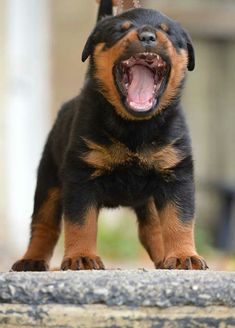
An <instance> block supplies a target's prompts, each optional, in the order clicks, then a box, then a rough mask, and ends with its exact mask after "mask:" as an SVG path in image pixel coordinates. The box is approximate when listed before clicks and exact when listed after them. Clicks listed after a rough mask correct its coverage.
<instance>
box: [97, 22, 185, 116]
mask: <svg viewBox="0 0 235 328" xmlns="http://www.w3.org/2000/svg"><path fill="white" fill-rule="evenodd" d="M163 28H167V27H166V26H164V24H163ZM156 36H157V40H158V46H157V47H158V49H162V50H164V51H167V53H168V55H169V57H170V59H171V64H172V68H171V73H170V77H169V82H168V85H167V88H166V90H165V92H164V94H163V95H162V97H161V100H160V103H159V105H158V107H157V110H156V111H155V113H153V114H151V115H147V116H146V117H144V118H138V117H133V116H132V115H131V114H129V113H128V112H127V111H126V110H125V108H124V107H123V105H122V102H121V99H120V96H119V93H118V91H117V88H116V85H115V82H114V78H113V67H114V65H115V63H116V62H117V61H118V59H119V58H120V57H121V55H123V53H124V52H125V49H126V47H127V45H128V44H129V43H132V42H135V43H136V45H137V46H138V45H139V40H138V35H137V32H136V31H130V32H129V33H128V34H127V35H126V36H125V37H124V38H123V39H121V40H120V41H119V42H117V43H116V44H115V45H114V46H113V47H112V48H110V49H107V50H105V44H104V43H100V44H98V45H97V46H96V48H95V51H94V60H95V66H96V74H95V78H96V79H97V80H98V81H99V83H100V87H101V90H102V93H103V95H104V96H105V97H106V99H107V100H108V101H109V102H110V103H111V104H112V105H113V106H114V107H115V108H116V110H117V112H118V113H119V114H120V115H121V116H122V117H123V118H125V119H129V120H143V119H145V120H148V119H150V118H151V117H152V116H153V115H156V114H158V113H160V112H161V111H162V110H163V109H164V108H165V107H166V106H168V105H169V104H170V102H171V100H172V99H173V98H174V96H175V95H176V93H177V91H178V88H179V86H180V84H181V82H182V80H183V78H184V75H185V72H186V69H187V64H188V54H187V51H186V50H183V49H182V50H180V52H179V53H178V52H177V51H176V49H175V48H174V47H173V45H172V43H171V41H170V40H169V39H168V37H167V36H166V34H165V33H164V32H161V31H157V32H156Z"/></svg>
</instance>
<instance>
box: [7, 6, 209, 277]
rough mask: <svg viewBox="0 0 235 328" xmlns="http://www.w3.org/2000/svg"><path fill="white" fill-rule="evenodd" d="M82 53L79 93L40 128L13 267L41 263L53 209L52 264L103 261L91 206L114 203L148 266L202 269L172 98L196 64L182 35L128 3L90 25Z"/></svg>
mask: <svg viewBox="0 0 235 328" xmlns="http://www.w3.org/2000/svg"><path fill="white" fill-rule="evenodd" d="M88 57H89V58H90V64H89V69H88V73H87V76H86V81H85V84H84V87H83V90H82V92H81V94H80V95H79V96H78V97H76V98H74V99H73V100H71V101H70V102H68V103H66V104H65V105H64V106H63V107H62V109H61V111H60V112H59V115H58V118H57V120H56V122H55V125H54V127H53V128H52V131H51V132H50V134H49V137H48V140H47V143H46V146H45V149H44V152H43V156H42V159H41V162H40V166H39V170H38V182H37V188H36V193H35V206H34V212H33V216H32V226H31V228H32V232H31V239H30V242H29V246H28V249H27V251H26V253H25V255H24V256H23V258H22V259H21V260H19V261H18V262H16V263H15V264H14V265H13V267H12V269H13V270H15V271H30V270H32V271H40V270H47V269H48V267H49V261H50V258H51V256H52V253H53V249H54V246H55V244H56V242H57V240H58V237H59V234H60V228H61V221H62V216H63V221H64V230H65V254H64V258H63V261H62V265H61V269H62V270H68V269H72V270H81V269H98V270H99V269H104V265H103V263H102V261H101V259H100V257H99V256H98V255H97V253H96V236H97V219H98V214H99V211H100V209H101V208H103V207H109V208H115V207H118V206H127V207H130V208H132V209H133V210H134V211H135V213H136V215H137V218H138V225H139V237H140V241H141V243H142V244H143V246H144V247H145V249H146V250H147V252H148V254H149V256H150V258H151V259H152V261H153V262H154V264H155V267H156V268H169V269H206V268H207V265H206V263H205V261H204V260H203V259H202V258H201V257H200V256H199V255H198V254H197V252H196V249H195V243H194V215H195V212H194V177H193V175H194V174H193V159H192V150H191V143H190V137H189V132H188V128H187V125H186V123H185V118H184V114H183V112H182V109H181V104H180V97H181V93H182V89H183V85H184V82H185V77H186V72H187V70H189V71H192V70H193V69H194V65H195V62H194V49H193V45H192V42H191V39H190V37H189V36H188V34H187V32H186V31H185V30H184V29H182V27H181V26H180V25H179V24H178V23H176V22H174V21H173V20H171V19H170V18H168V17H166V16H165V15H163V14H161V13H160V12H157V11H154V10H148V9H133V10H130V11H128V12H125V13H123V14H121V15H119V16H115V17H106V18H104V19H103V20H101V21H100V22H99V23H98V24H97V26H96V28H95V29H94V31H93V32H92V34H91V35H90V37H89V39H88V41H87V43H86V45H85V48H84V51H83V54H82V60H83V61H85V60H86V59H87V58H88ZM117 247H118V246H117Z"/></svg>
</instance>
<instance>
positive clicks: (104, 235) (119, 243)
mask: <svg viewBox="0 0 235 328" xmlns="http://www.w3.org/2000/svg"><path fill="white" fill-rule="evenodd" d="M113 220H114V221H115V222H113V224H112V222H109V221H113ZM116 220H117V221H116ZM141 247H142V246H141V245H140V242H139V240H138V232H137V223H136V220H135V217H134V215H132V214H131V213H130V212H129V211H122V212H120V216H119V215H118V216H116V215H115V216H113V215H112V212H107V213H105V214H103V215H101V216H100V218H99V232H98V251H99V254H100V255H101V256H103V257H105V258H107V259H110V260H120V261H122V260H123V261H126V260H133V261H135V260H137V259H138V258H139V256H140V253H141Z"/></svg>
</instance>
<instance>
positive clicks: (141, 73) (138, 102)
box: [128, 65, 154, 112]
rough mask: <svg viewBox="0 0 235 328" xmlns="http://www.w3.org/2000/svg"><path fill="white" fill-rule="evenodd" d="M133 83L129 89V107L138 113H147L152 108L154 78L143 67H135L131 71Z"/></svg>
mask: <svg viewBox="0 0 235 328" xmlns="http://www.w3.org/2000/svg"><path fill="white" fill-rule="evenodd" d="M130 74H131V76H132V82H131V84H130V86H129V88H128V102H129V105H130V106H131V107H132V108H133V109H134V110H136V111H143V112H144V111H147V110H149V109H151V107H152V98H153V92H154V76H153V73H152V72H151V70H150V69H148V68H147V67H145V66H143V65H134V66H133V67H132V68H131V69H130Z"/></svg>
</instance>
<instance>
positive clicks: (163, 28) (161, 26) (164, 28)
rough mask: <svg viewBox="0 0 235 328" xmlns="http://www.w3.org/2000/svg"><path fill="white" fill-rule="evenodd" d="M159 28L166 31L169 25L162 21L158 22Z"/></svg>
mask: <svg viewBox="0 0 235 328" xmlns="http://www.w3.org/2000/svg"><path fill="white" fill-rule="evenodd" d="M160 28H161V29H162V30H163V31H164V32H168V31H169V26H168V25H167V24H166V23H162V24H160Z"/></svg>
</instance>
